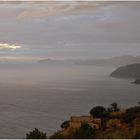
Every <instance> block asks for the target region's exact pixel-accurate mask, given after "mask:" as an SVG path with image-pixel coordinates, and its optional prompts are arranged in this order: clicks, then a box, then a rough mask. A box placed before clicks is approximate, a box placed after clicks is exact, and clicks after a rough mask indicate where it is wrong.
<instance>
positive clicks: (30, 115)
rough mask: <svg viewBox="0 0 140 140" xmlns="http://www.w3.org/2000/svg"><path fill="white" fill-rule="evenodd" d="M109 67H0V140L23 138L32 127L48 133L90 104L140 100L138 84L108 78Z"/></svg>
mask: <svg viewBox="0 0 140 140" xmlns="http://www.w3.org/2000/svg"><path fill="white" fill-rule="evenodd" d="M114 69H115V68H109V67H108V68H107V67H106V68H105V67H93V66H57V67H55V66H51V67H49V66H29V67H22V66H18V67H13V66H10V67H1V69H0V138H25V134H26V133H27V132H29V131H31V130H33V129H34V128H35V127H36V128H39V129H40V130H41V131H44V132H46V133H47V134H48V135H50V134H52V133H53V132H55V131H56V130H59V129H60V125H61V123H62V122H63V121H65V120H68V119H69V118H70V116H73V115H88V113H89V110H90V109H91V108H92V107H93V106H95V105H104V106H108V105H109V104H110V103H112V102H114V101H115V102H118V103H119V104H120V106H122V107H126V106H131V105H137V103H138V101H140V86H138V85H134V84H132V83H131V82H132V81H131V80H122V79H114V78H111V77H109V74H110V73H111V72H112V71H113V70H114Z"/></svg>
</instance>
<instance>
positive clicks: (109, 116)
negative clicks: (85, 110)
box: [26, 102, 140, 139]
mask: <svg viewBox="0 0 140 140" xmlns="http://www.w3.org/2000/svg"><path fill="white" fill-rule="evenodd" d="M139 104H140V103H138V105H137V106H134V107H130V108H127V109H120V107H119V105H118V104H117V103H115V102H114V103H112V104H110V106H109V107H108V108H105V107H103V106H95V107H93V108H92V109H91V110H90V115H92V116H93V117H96V118H101V120H102V123H101V126H100V127H99V129H96V128H93V127H91V126H90V125H89V124H87V123H81V126H80V127H79V128H71V127H70V126H69V121H65V122H63V123H62V125H61V128H62V129H61V130H60V131H57V132H55V133H54V134H53V135H52V136H51V137H50V139H90V138H92V139H140V105H139ZM26 138H30V139H37V138H47V137H46V133H42V132H40V131H39V130H38V129H35V130H34V131H32V132H30V133H29V134H27V135H26Z"/></svg>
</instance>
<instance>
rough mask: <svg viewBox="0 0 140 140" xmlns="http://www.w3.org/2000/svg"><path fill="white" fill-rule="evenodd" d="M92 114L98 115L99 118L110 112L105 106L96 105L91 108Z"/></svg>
mask: <svg viewBox="0 0 140 140" xmlns="http://www.w3.org/2000/svg"><path fill="white" fill-rule="evenodd" d="M90 114H91V115H92V116H93V117H97V118H105V117H107V116H108V112H107V111H106V109H105V108H104V107H103V106H96V107H93V108H92V109H91V110H90Z"/></svg>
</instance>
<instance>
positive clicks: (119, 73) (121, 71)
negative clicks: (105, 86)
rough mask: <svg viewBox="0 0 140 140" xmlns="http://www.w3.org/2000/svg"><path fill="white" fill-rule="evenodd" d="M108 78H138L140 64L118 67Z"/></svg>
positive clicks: (139, 75)
mask: <svg viewBox="0 0 140 140" xmlns="http://www.w3.org/2000/svg"><path fill="white" fill-rule="evenodd" d="M110 76H111V77H115V78H132V79H137V78H140V63H137V64H130V65H126V66H122V67H119V68H117V69H116V70H115V71H113V72H112V73H111V75H110Z"/></svg>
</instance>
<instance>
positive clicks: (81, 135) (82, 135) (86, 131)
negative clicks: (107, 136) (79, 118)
mask: <svg viewBox="0 0 140 140" xmlns="http://www.w3.org/2000/svg"><path fill="white" fill-rule="evenodd" d="M93 135H94V129H93V128H92V127H90V126H89V125H88V124H87V123H82V124H81V127H80V128H78V129H77V130H76V132H75V137H74V138H76V139H89V138H92V137H93Z"/></svg>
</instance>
